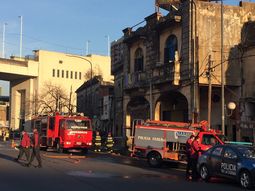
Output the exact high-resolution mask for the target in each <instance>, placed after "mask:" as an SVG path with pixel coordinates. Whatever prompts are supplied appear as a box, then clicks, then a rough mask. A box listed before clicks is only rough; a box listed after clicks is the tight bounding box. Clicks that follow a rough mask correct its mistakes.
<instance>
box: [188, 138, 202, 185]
mask: <svg viewBox="0 0 255 191" xmlns="http://www.w3.org/2000/svg"><path fill="white" fill-rule="evenodd" d="M191 147H192V150H193V152H192V153H191V156H190V158H191V168H192V180H197V178H198V173H197V161H198V157H199V152H200V151H201V148H200V137H199V136H196V137H195V140H194V141H193V143H192V144H191Z"/></svg>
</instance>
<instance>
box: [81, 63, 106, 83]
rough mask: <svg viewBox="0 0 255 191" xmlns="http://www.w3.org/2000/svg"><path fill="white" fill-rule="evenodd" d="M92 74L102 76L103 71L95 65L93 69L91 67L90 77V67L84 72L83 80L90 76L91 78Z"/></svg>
mask: <svg viewBox="0 0 255 191" xmlns="http://www.w3.org/2000/svg"><path fill="white" fill-rule="evenodd" d="M94 76H103V72H102V70H101V68H100V67H99V66H98V65H96V66H95V67H94V68H93V69H92V77H91V71H90V69H89V70H87V71H86V72H85V74H84V79H85V81H88V80H90V79H91V78H93V77H94Z"/></svg>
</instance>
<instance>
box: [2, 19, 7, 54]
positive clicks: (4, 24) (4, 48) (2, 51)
mask: <svg viewBox="0 0 255 191" xmlns="http://www.w3.org/2000/svg"><path fill="white" fill-rule="evenodd" d="M6 25H7V23H4V25H3V50H2V58H5V52H4V49H5V47H4V46H5V26H6Z"/></svg>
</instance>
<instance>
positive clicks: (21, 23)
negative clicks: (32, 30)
mask: <svg viewBox="0 0 255 191" xmlns="http://www.w3.org/2000/svg"><path fill="white" fill-rule="evenodd" d="M19 18H20V44H19V58H21V57H22V37H23V34H22V33H23V17H22V16H19Z"/></svg>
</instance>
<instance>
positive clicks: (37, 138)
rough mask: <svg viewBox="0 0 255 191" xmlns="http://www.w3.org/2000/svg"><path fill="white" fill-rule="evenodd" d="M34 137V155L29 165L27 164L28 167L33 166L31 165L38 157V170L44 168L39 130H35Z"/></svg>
mask: <svg viewBox="0 0 255 191" xmlns="http://www.w3.org/2000/svg"><path fill="white" fill-rule="evenodd" d="M33 133H34V134H33V137H32V155H31V158H30V161H29V163H28V164H27V166H28V167H29V166H31V163H32V162H33V160H34V158H35V157H36V159H37V162H38V166H37V167H38V168H42V160H41V156H40V136H39V133H38V131H37V129H34V130H33Z"/></svg>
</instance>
